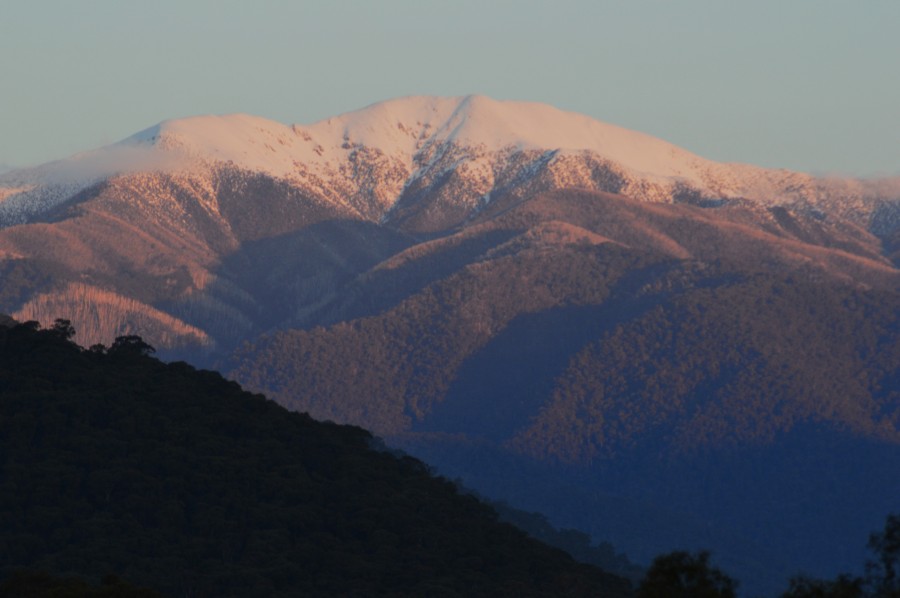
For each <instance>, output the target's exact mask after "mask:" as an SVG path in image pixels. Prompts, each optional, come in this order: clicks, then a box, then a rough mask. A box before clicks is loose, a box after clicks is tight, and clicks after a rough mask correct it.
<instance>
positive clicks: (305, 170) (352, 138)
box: [0, 96, 900, 230]
mask: <svg viewBox="0 0 900 598" xmlns="http://www.w3.org/2000/svg"><path fill="white" fill-rule="evenodd" d="M216 165H219V166H220V167H221V166H223V165H227V166H228V167H230V168H237V169H239V170H244V171H249V172H256V173H261V174H265V175H267V176H272V177H275V178H279V179H284V180H286V181H290V182H291V184H293V185H295V186H298V188H300V189H303V190H304V191H305V192H308V193H313V194H316V193H318V194H319V195H323V196H328V197H331V198H332V199H335V200H337V201H341V200H343V202H344V203H345V204H346V202H347V201H348V199H350V200H351V207H352V208H353V209H354V210H356V211H358V212H359V213H360V214H362V215H363V216H364V217H366V218H370V219H376V220H377V219H388V220H390V219H392V218H393V217H394V214H395V212H399V213H400V215H401V216H402V214H403V212H404V210H402V209H401V210H397V208H398V207H403V206H404V205H405V204H408V203H409V201H410V200H411V199H413V200H414V199H415V198H416V197H418V196H420V195H421V193H419V191H421V190H422V189H423V188H426V189H427V190H428V191H429V192H434V191H435V189H436V188H437V190H438V191H440V187H445V188H447V190H448V193H446V194H445V195H453V196H454V201H452V202H449V203H451V204H453V203H455V204H460V205H461V206H462V213H463V215H471V214H472V213H473V212H474V211H477V209H478V208H479V207H481V206H483V205H485V204H487V203H490V201H492V199H493V198H494V197H495V196H496V195H497V194H502V193H504V192H509V191H510V189H509V186H510V183H512V187H516V186H517V183H516V179H517V178H519V179H521V178H523V177H524V178H526V179H527V178H535V176H536V175H538V178H539V177H540V175H543V182H540V181H539V183H540V185H543V186H544V187H547V186H548V185H549V186H551V187H572V186H585V187H587V188H593V189H596V190H600V191H612V192H622V193H624V194H626V195H630V196H632V197H636V198H638V199H644V200H648V201H667V202H670V201H691V200H693V201H699V200H704V199H706V200H731V201H736V200H741V199H750V200H752V201H754V202H759V203H762V204H764V205H794V206H802V207H805V208H806V209H813V210H814V209H823V206H824V208H825V209H827V210H829V211H836V210H837V211H839V212H841V213H842V215H843V216H845V217H846V216H848V215H850V216H851V219H852V220H855V221H857V222H861V223H864V224H865V225H867V226H870V225H871V226H873V227H875V228H879V227H880V228H881V229H886V230H893V228H895V227H896V222H897V221H898V217H897V214H895V213H894V212H896V211H897V210H896V208H890V209H888V213H887V214H880V215H879V209H881V208H882V207H883V203H884V201H886V200H891V199H894V200H895V199H897V198H900V179H884V180H876V181H867V180H860V179H835V178H821V177H814V176H812V175H808V174H803V173H797V172H790V171H787V170H771V169H763V168H759V167H755V166H751V165H746V164H724V163H717V162H714V161H712V160H708V159H706V158H701V157H699V156H697V155H695V154H692V153H691V152H688V151H686V150H684V149H681V148H679V147H677V146H675V145H673V144H671V143H668V142H666V141H662V140H660V139H656V138H654V137H652V136H650V135H646V134H644V133H639V132H635V131H630V130H627V129H624V128H621V127H617V126H615V125H610V124H606V123H602V122H600V121H597V120H594V119H592V118H590V117H587V116H584V115H581V114H577V113H573V112H564V111H562V110H558V109H556V108H553V107H551V106H548V105H544V104H538V103H527V102H512V101H497V100H492V99H490V98H487V97H485V96H461V97H451V98H442V97H436V96H410V97H406V98H399V99H395V100H388V101H385V102H379V103H376V104H372V105H370V106H367V107H366V108H363V109H361V110H357V111H354V112H348V113H345V114H342V115H338V116H335V117H331V118H329V119H325V120H323V121H319V122H317V123H313V124H311V125H290V126H288V125H284V124H281V123H277V122H275V121H271V120H267V119H264V118H261V117H255V116H250V115H247V114H232V115H225V116H198V117H190V118H185V119H174V120H168V121H163V122H162V123H159V124H158V125H155V126H153V127H150V128H148V129H145V130H143V131H141V132H139V133H136V134H135V135H133V136H131V137H129V138H127V139H124V140H122V141H120V142H118V143H116V144H113V145H110V146H106V147H104V148H100V149H98V150H94V151H92V152H85V153H83V154H79V155H76V156H73V157H72V158H70V159H68V160H61V161H58V162H54V163H50V164H47V165H43V166H40V167H36V168H34V169H29V170H25V171H15V172H12V173H6V174H5V175H2V176H0V197H5V199H4V200H3V201H2V203H0V223H6V224H10V223H16V222H23V221H27V220H28V219H29V218H31V217H33V216H35V215H36V214H38V213H40V212H41V211H42V210H46V208H47V206H48V205H50V204H54V202H56V203H58V202H59V201H62V200H63V199H60V198H62V197H63V196H65V195H67V194H68V195H72V193H73V190H76V191H77V190H79V189H81V188H83V187H84V186H87V185H89V184H91V183H93V182H95V181H96V180H100V179H102V178H104V177H109V176H111V175H114V174H127V173H129V172H136V171H162V172H181V173H189V172H194V173H203V172H205V171H206V170H208V169H209V168H210V167H214V166H216ZM598 169H600V170H601V171H603V173H602V174H603V175H604V176H601V177H600V178H599V179H598V178H597V172H596V171H597V170H598ZM529 170H530V171H531V172H529ZM542 171H543V172H542ZM448 177H449V179H450V180H444V179H447V178H448ZM454 177H455V178H456V180H452V179H453V178H454ZM47 180H49V181H51V182H52V183H51V184H47V183H46V182H43V183H42V181H47ZM540 185H539V186H540ZM518 186H521V185H520V184H519V185H518ZM54 187H56V188H57V189H54ZM354 196H359V197H357V198H356V200H353V199H352V197H354ZM54 198H55V199H54ZM838 199H839V200H840V202H838V203H841V204H852V205H843V206H836V205H835V203H836V202H837V200H838ZM444 200H445V201H444V203H448V199H447V198H446V197H445V198H444ZM888 203H890V202H888ZM51 207H52V206H51ZM451 207H453V206H451ZM456 207H459V206H456ZM839 208H841V209H839ZM841 210H842V211H841ZM873 219H874V220H877V222H874V223H873V222H871V221H872V220H873ZM460 222H461V220H460V219H459V218H451V219H450V221H449V222H440V223H438V226H440V225H441V224H451V225H452V224H459V223H460ZM434 226H435V225H434V224H432V225H429V226H426V228H429V229H431V230H433V229H434Z"/></svg>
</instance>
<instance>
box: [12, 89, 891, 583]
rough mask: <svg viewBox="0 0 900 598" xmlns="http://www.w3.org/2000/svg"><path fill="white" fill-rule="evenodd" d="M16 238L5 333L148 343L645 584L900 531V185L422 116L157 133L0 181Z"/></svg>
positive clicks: (411, 101)
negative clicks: (544, 528) (425, 464)
mask: <svg viewBox="0 0 900 598" xmlns="http://www.w3.org/2000/svg"><path fill="white" fill-rule="evenodd" d="M0 226H2V228H0V276H2V277H3V281H4V282H3V285H2V288H0V311H6V312H9V313H12V314H13V315H14V316H15V317H16V318H17V319H19V320H29V319H34V320H39V321H41V322H43V323H45V324H49V323H50V322H52V321H53V319H55V318H57V317H65V318H68V319H70V320H72V322H73V324H74V326H75V329H76V330H77V331H78V336H77V337H76V340H78V341H79V342H80V343H81V344H83V345H90V344H94V343H106V344H109V343H110V342H111V341H112V339H113V338H115V337H116V336H119V335H122V334H135V333H136V334H141V335H142V336H143V337H144V338H145V339H146V340H147V341H148V342H150V343H151V344H153V345H154V346H156V347H157V348H159V349H160V351H161V353H162V354H163V355H164V356H168V357H169V358H172V359H176V358H179V359H182V358H183V359H188V360H189V361H191V362H193V363H196V364H199V365H207V366H208V365H215V366H217V367H219V368H220V369H223V370H224V371H227V372H229V375H230V376H231V377H233V378H234V379H236V380H238V381H240V382H241V383H242V384H244V385H246V386H249V387H250V388H253V389H255V390H259V391H263V392H265V393H266V394H267V395H268V396H270V397H272V398H273V399H275V400H277V401H278V402H279V403H281V404H283V405H285V406H288V407H289V408H291V409H295V410H300V411H305V412H308V413H310V414H311V415H313V416H314V417H316V418H321V419H331V420H334V421H337V422H341V423H353V424H356V425H361V426H364V427H366V428H368V429H371V430H373V431H374V432H375V433H376V434H378V435H380V436H382V437H384V438H385V439H386V440H387V441H388V442H389V443H392V444H394V445H396V446H402V447H403V448H404V449H405V450H407V451H410V452H412V453H413V454H416V455H420V456H422V457H424V458H425V459H426V460H427V461H429V462H430V463H433V464H435V465H436V466H437V467H438V468H439V470H440V471H442V472H443V473H445V474H446V475H449V476H451V477H458V478H460V479H461V480H462V481H463V482H464V483H465V484H466V485H467V486H469V487H472V488H474V489H476V490H478V491H479V492H482V493H484V494H486V495H488V496H492V497H494V498H500V499H504V500H506V501H508V502H510V503H511V504H514V505H519V506H523V507H526V508H529V509H533V510H538V511H542V512H544V513H547V514H548V515H549V516H550V517H551V520H553V521H554V522H555V523H559V524H564V525H567V526H572V527H577V528H580V529H583V530H585V531H588V532H590V533H592V534H593V535H594V536H595V537H596V538H598V539H601V540H606V539H610V540H613V541H614V543H615V544H616V545H617V546H618V547H620V548H623V549H625V550H626V551H627V552H628V553H629V555H632V556H635V557H637V558H638V559H639V560H644V561H646V560H648V559H649V558H650V557H652V556H653V555H654V554H656V553H658V552H661V551H663V550H665V549H668V548H673V547H706V548H712V549H713V550H714V551H716V553H718V554H720V555H721V557H722V559H721V560H722V562H723V565H724V566H725V568H726V569H730V570H732V571H735V572H736V573H738V574H739V575H740V576H742V577H743V578H744V579H745V580H750V583H748V584H745V585H746V587H748V589H749V590H750V591H751V592H753V591H758V592H759V593H765V592H768V591H770V590H771V589H772V588H781V587H783V586H784V584H783V579H784V577H786V576H787V575H790V574H792V573H796V572H797V570H798V569H805V570H807V571H808V572H810V573H812V574H819V575H829V574H831V573H833V572H834V571H837V570H839V569H841V568H844V567H845V566H846V564H847V563H854V562H859V560H860V559H859V558H857V557H856V555H857V551H855V548H853V547H855V546H857V544H858V539H859V538H860V537H861V536H862V535H863V534H864V533H865V532H867V531H868V530H870V529H874V528H875V527H877V525H878V522H879V521H880V520H881V519H883V517H884V515H885V513H886V512H888V511H890V510H891V509H896V496H900V474H898V471H897V468H896V463H897V462H900V353H898V351H900V342H898V341H900V338H898V336H900V334H898V333H900V327H898V322H897V317H898V314H900V294H898V289H900V285H898V281H900V278H898V277H900V272H898V269H897V266H898V264H900V181H898V180H896V179H882V180H855V179H845V178H833V177H815V176H812V175H808V174H803V173H795V172H789V171H784V170H767V169H762V168H757V167H753V166H749V165H740V164H720V163H716V162H713V161H710V160H707V159H704V158H701V157H699V156H696V155H693V154H691V153H690V152H687V151H685V150H682V149H680V148H677V147H675V146H673V145H671V144H668V143H666V142H663V141H661V140H658V139H654V138H652V137H649V136H647V135H644V134H640V133H636V132H633V131H628V130H625V129H621V128H618V127H615V126H612V125H607V124H604V123H600V122H597V121H594V120H592V119H589V118H587V117H585V116H582V115H577V114H572V113H567V112H563V111H560V110H557V109H555V108H552V107H549V106H544V105H540V104H528V103H519V102H499V101H495V100H492V99H489V98H485V97H481V96H468V97H464V98H434V97H411V98H403V99H398V100H393V101H388V102H384V103H381V104H375V105H373V106H370V107H368V108H364V109H362V110H360V111H357V112H353V113H349V114H345V115H341V116H337V117H334V118H332V119H328V120H326V121H322V122H320V123H316V124H313V125H310V126H297V125H295V126H285V125H282V124H279V123H274V122H271V121H267V120H264V119H260V118H256V117H251V116H247V115H231V116H208V117H197V118H190V119H183V120H174V121H167V122H164V123H161V124H159V125H157V126H155V127H152V128H150V129H147V130H145V131H143V132H140V133H138V134H136V135H134V136H132V137H130V138H128V139H126V140H123V141H121V142H119V143H117V144H114V145H112V146H108V147H105V148H101V149H99V150H95V151H91V152H86V153H84V154H80V155H77V156H73V157H72V158H70V159H67V160H63V161H59V162H55V163H50V164H46V165H42V166H38V167H36V168H32V169H27V170H16V171H12V172H9V173H5V174H3V175H0ZM859 548H860V551H861V548H862V547H859ZM754 583H756V584H757V585H755V586H754V585H753V584H754Z"/></svg>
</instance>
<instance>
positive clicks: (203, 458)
mask: <svg viewBox="0 0 900 598" xmlns="http://www.w3.org/2000/svg"><path fill="white" fill-rule="evenodd" d="M72 333H73V331H72V330H71V327H70V326H69V325H68V324H67V323H66V322H65V321H58V322H57V325H56V326H54V327H53V328H50V329H45V330H41V329H39V327H38V326H37V325H36V323H26V324H21V325H16V324H12V323H11V322H8V321H5V324H4V325H3V326H0V413H2V417H0V455H3V457H4V458H3V460H2V461H0V563H2V570H0V576H2V578H7V577H8V576H9V575H11V574H12V573H13V572H14V571H15V570H18V569H23V568H25V569H31V570H38V571H43V572H45V573H49V574H52V575H54V576H73V575H74V576H76V577H80V578H84V579H87V580H93V582H94V583H99V582H100V580H102V579H103V578H104V576H107V575H109V574H114V575H116V576H117V577H118V578H120V579H121V580H125V581H127V582H128V583H129V584H136V585H137V586H138V587H144V588H149V589H151V590H155V591H158V592H161V593H162V594H164V595H194V596H228V595H231V596H274V595H360V596H363V595H366V596H369V595H393V596H423V595H429V596H452V595H465V596H471V595H484V596H502V595H517V596H559V595H571V596H579V595H583V596H596V595H600V596H613V597H615V596H628V595H629V584H628V582H627V581H625V580H624V579H622V578H618V577H616V576H613V575H610V574H607V573H604V572H603V571H601V570H599V569H597V568H595V567H591V566H588V565H582V564H579V563H576V562H575V561H574V560H572V559H571V558H570V557H569V556H568V555H567V554H565V553H563V552H562V551H560V550H557V549H552V548H549V547H547V546H545V545H543V544H540V543H539V542H537V541H535V540H531V539H530V538H528V537H527V536H526V535H525V534H524V533H523V532H521V531H519V530H518V529H516V528H514V527H512V526H510V525H507V524H502V523H499V522H498V520H497V515H496V513H495V512H494V511H493V510H492V509H490V508H489V507H487V506H486V505H484V504H483V503H481V502H479V501H478V500H476V499H475V498H473V497H472V496H470V495H467V494H461V493H460V492H459V491H458V489H457V488H456V486H454V485H453V484H452V483H450V482H448V481H446V480H444V479H440V478H435V477H434V476H432V475H431V474H430V473H429V471H428V468H427V467H426V466H425V465H424V464H422V463H421V462H419V461H417V460H415V459H413V458H410V457H404V456H397V455H395V454H392V453H390V452H387V451H385V450H383V449H379V448H378V447H379V446H380V445H379V444H378V443H377V442H376V441H375V439H373V437H372V436H371V434H369V433H368V432H366V431H365V430H362V429H360V428H356V427H352V426H341V425H336V424H329V423H319V422H316V421H314V420H312V419H311V418H310V417H309V416H307V415H304V414H299V413H289V412H287V411H286V410H284V409H283V408H282V407H280V406H278V405H276V404H275V403H273V402H271V401H269V400H266V399H265V398H264V397H263V396H261V395H254V394H250V393H247V392H244V391H242V390H241V389H240V387H239V386H238V385H237V384H235V383H234V382H229V381H226V380H225V379H223V378H222V377H221V376H220V375H219V374H217V373H214V372H210V371H202V370H196V369H195V368H193V367H191V366H189V365H187V364H185V363H180V362H179V363H170V364H165V363H162V362H159V361H157V360H156V359H154V358H152V356H151V355H150V353H152V348H151V347H150V346H149V345H147V344H146V343H144V342H143V341H142V340H141V339H140V338H139V337H133V336H132V337H120V338H119V339H117V341H116V342H115V343H114V344H113V345H112V346H111V347H109V348H106V347H103V346H94V347H92V348H90V349H87V350H85V349H82V348H80V347H78V346H77V345H75V344H74V343H72V342H71V340H70V338H71V335H72ZM123 583H124V582H123ZM98 591H99V590H98ZM98 595H102V594H98ZM144 595H146V594H144Z"/></svg>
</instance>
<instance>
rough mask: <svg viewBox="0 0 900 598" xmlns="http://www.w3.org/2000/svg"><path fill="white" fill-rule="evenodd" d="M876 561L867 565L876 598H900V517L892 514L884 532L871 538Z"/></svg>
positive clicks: (870, 583)
mask: <svg viewBox="0 0 900 598" xmlns="http://www.w3.org/2000/svg"><path fill="white" fill-rule="evenodd" d="M869 549H870V550H871V551H872V552H874V553H875V560H870V561H869V562H868V563H866V572H867V573H868V581H869V585H870V587H871V588H872V591H873V596H875V597H876V598H900V515H896V514H890V515H888V516H887V520H886V521H885V523H884V531H882V532H876V533H874V534H872V535H871V536H869Z"/></svg>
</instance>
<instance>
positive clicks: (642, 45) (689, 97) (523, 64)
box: [0, 0, 900, 176]
mask: <svg viewBox="0 0 900 598" xmlns="http://www.w3.org/2000/svg"><path fill="white" fill-rule="evenodd" d="M898 32H900V1H898V0H846V1H843V0H754V1H749V0H743V1H740V2H738V1H732V0H668V1H667V0H620V1H607V0H555V1H553V2H537V1H528V0H516V1H513V0H445V1H442V2H431V1H430V0H378V1H373V0H345V1H341V0H330V1H318V0H315V1H313V0H310V1H303V0H258V1H257V2H250V1H247V0H177V1H176V0H153V1H148V0H141V1H140V2H136V1H132V0H78V1H76V0H3V2H2V5H0V165H2V164H11V165H18V166H23V165H28V164H34V163H39V162H44V161H47V160H51V159H55V158H61V157H65V156H67V155H70V154H72V153H75V152H77V151H80V150H86V149H92V148H94V147H98V146H100V145H104V144H107V143H111V142H114V141H118V140H119V139H122V138H124V137H127V136H128V135H130V134H132V133H135V132H137V131H139V130H141V129H144V128H146V127H149V126H151V125H153V124H156V123H157V122H159V121H161V120H164V119H167V118H176V117H182V116H191V115H196V114H209V113H212V114H218V113H230V112H247V113H251V114H255V115H258V116H263V117H267V118H271V119H274V120H278V121H281V122H284V123H304V124H306V123H312V122H314V121H316V120H319V119H322V118H325V117H328V116H331V115H334V114H338V113H340V112H345V111H348V110H353V109H356V108H361V107H363V106H365V105H368V104H371V103H373V102H377V101H380V100H384V99H389V98H392V97H397V96H404V95H415V94H438V95H464V94H468V93H480V94H485V95H488V96H491V97H494V98H497V99H518V100H528V101H537V102H546V103H549V104H553V105H555V106H557V107H559V108H562V109H566V110H573V111H577V112H581V113H584V114H588V115H590V116H592V117H594V118H597V119H599V120H602V121H605V122H610V123H614V124H617V125H621V126H624V127H627V128H631V129H636V130H639V131H643V132H645V133H649V134H651V135H654V136H657V137H661V138H663V139H666V140H668V141H670V142H672V143H675V144H677V145H680V146H682V147H684V148H686V149H688V150H691V151H693V152H696V153H698V154H700V155H703V156H705V157H708V158H711V159H715V160H720V161H739V162H749V163H753V164H759V165H762V166H769V167H783V168H790V169H796V170H805V171H812V172H819V173H822V172H828V173H842V174H854V175H864V176H868V175H873V174H891V175H897V174H900V33H898Z"/></svg>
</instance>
